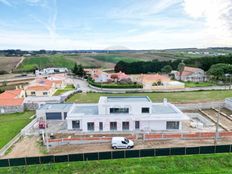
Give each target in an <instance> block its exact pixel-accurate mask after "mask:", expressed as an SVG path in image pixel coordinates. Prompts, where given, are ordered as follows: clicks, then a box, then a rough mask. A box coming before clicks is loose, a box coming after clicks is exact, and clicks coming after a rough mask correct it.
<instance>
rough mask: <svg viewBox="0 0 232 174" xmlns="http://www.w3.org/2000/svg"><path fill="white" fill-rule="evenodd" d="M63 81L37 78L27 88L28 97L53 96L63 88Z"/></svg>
mask: <svg viewBox="0 0 232 174" xmlns="http://www.w3.org/2000/svg"><path fill="white" fill-rule="evenodd" d="M64 86H65V85H64V83H63V81H62V80H48V79H44V78H37V79H36V80H34V81H33V82H31V83H30V84H29V85H28V86H27V87H25V92H26V96H52V95H53V94H54V93H55V91H56V89H60V88H63V87H64Z"/></svg>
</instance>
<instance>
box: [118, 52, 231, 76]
mask: <svg viewBox="0 0 232 174" xmlns="http://www.w3.org/2000/svg"><path fill="white" fill-rule="evenodd" d="M180 63H183V64H185V65H187V66H193V67H198V68H201V69H203V70H204V71H208V70H209V69H210V67H211V66H212V65H214V64H218V63H225V64H232V54H230V55H227V56H215V57H202V58H189V59H185V60H183V61H182V60H180V59H176V60H173V61H159V60H153V61H147V62H142V61H141V62H132V63H127V62H124V61H120V62H118V63H117V64H116V66H115V68H114V70H115V71H116V72H119V71H122V72H125V73H127V74H140V73H151V72H170V71H171V70H179V68H178V65H179V64H180Z"/></svg>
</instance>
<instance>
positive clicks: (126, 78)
mask: <svg viewBox="0 0 232 174" xmlns="http://www.w3.org/2000/svg"><path fill="white" fill-rule="evenodd" d="M110 78H111V79H112V80H114V81H116V82H121V81H125V82H131V78H130V77H129V76H128V75H127V74H125V73H123V72H121V71H120V72H118V73H113V74H111V75H110Z"/></svg>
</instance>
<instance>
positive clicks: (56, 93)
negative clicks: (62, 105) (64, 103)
mask: <svg viewBox="0 0 232 174" xmlns="http://www.w3.org/2000/svg"><path fill="white" fill-rule="evenodd" d="M74 89H75V87H74V86H73V85H67V86H66V87H65V88H64V89H58V90H57V91H56V92H55V94H53V95H54V96H58V95H61V94H63V93H65V92H68V91H72V90H74Z"/></svg>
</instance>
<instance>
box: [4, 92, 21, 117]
mask: <svg viewBox="0 0 232 174" xmlns="http://www.w3.org/2000/svg"><path fill="white" fill-rule="evenodd" d="M24 97H25V92H24V90H21V89H15V90H7V91H5V92H3V93H1V94H0V114H3V113H15V112H23V111H24V106H23V103H24Z"/></svg>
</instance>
